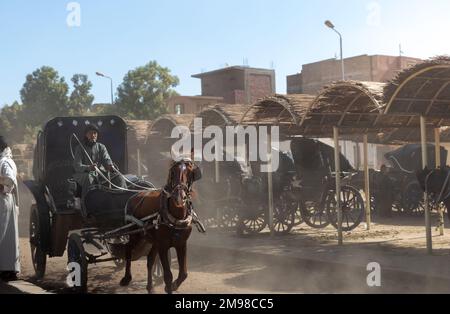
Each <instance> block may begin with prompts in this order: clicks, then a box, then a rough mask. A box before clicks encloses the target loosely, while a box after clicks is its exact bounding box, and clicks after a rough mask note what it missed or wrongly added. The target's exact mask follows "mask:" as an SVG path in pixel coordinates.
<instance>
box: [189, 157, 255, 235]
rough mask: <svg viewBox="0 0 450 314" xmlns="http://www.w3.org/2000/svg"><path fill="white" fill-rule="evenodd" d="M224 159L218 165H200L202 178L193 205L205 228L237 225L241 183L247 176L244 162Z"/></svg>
mask: <svg viewBox="0 0 450 314" xmlns="http://www.w3.org/2000/svg"><path fill="white" fill-rule="evenodd" d="M225 156H226V157H225V160H224V161H221V162H218V163H216V162H208V161H202V162H201V163H200V167H201V169H202V174H203V176H202V180H200V181H199V182H198V184H197V186H196V188H195V192H196V194H195V198H194V203H195V208H196V210H197V212H198V214H199V216H200V218H201V219H202V221H204V222H205V224H206V225H207V226H209V227H219V228H224V229H230V228H235V227H236V226H237V223H238V213H239V211H240V209H241V208H242V205H243V203H242V200H243V198H242V182H243V180H244V178H246V177H248V175H249V173H248V167H247V166H246V165H245V163H243V162H238V161H236V160H233V161H227V160H231V158H229V156H227V155H226V154H225ZM227 157H228V158H227ZM216 167H217V169H216ZM216 171H217V175H218V178H216Z"/></svg>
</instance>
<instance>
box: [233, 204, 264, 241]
mask: <svg viewBox="0 0 450 314" xmlns="http://www.w3.org/2000/svg"><path fill="white" fill-rule="evenodd" d="M250 206H252V205H250ZM253 206H256V207H257V209H253V210H252V212H251V213H244V214H243V215H242V217H241V218H240V226H239V227H238V229H237V231H238V234H242V233H243V232H247V233H249V234H257V233H260V232H261V231H263V230H264V228H266V227H267V215H266V211H265V210H264V208H263V206H261V205H253Z"/></svg>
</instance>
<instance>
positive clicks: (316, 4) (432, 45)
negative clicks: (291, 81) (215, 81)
mask: <svg viewBox="0 0 450 314" xmlns="http://www.w3.org/2000/svg"><path fill="white" fill-rule="evenodd" d="M69 2H70V1H66V0H40V1H29V0H9V1H8V0H0V73H1V75H0V106H2V105H4V104H10V103H12V102H13V101H14V100H20V94H19V91H20V88H21V87H22V85H23V83H24V81H25V76H26V75H27V74H28V73H31V72H32V71H34V70H35V69H36V68H38V67H40V66H42V65H49V66H52V67H54V68H56V69H57V70H58V71H59V73H60V75H62V76H64V77H65V78H66V81H69V80H70V77H71V76H72V75H73V74H74V73H85V74H88V75H89V77H90V79H91V81H92V82H93V84H94V87H93V94H94V95H95V101H96V102H109V100H110V96H109V95H110V94H109V82H108V81H106V80H105V79H102V78H99V77H96V76H95V74H94V73H95V72H96V71H102V72H105V73H107V74H109V75H110V76H112V77H113V79H114V83H115V85H116V86H117V84H119V83H120V82H121V81H122V79H123V77H124V75H125V74H126V72H127V71H128V70H130V69H133V68H135V67H137V66H140V65H144V64H145V63H147V62H148V61H150V60H156V61H158V62H159V63H160V64H161V65H163V66H167V67H169V68H170V69H171V70H172V73H173V74H175V75H177V76H178V77H179V78H180V85H179V86H178V87H177V91H178V92H179V93H181V94H183V95H198V94H200V93H201V90H200V82H199V80H198V79H194V78H191V75H192V74H196V73H200V72H202V71H210V70H214V69H217V68H221V67H223V66H225V64H228V65H242V64H243V59H244V58H246V59H247V60H248V64H249V65H250V66H253V67H261V68H271V66H272V65H273V66H274V69H275V70H276V74H277V91H278V92H279V93H285V91H286V83H285V81H286V75H289V74H294V73H297V72H299V71H300V69H301V65H302V64H304V63H309V62H313V61H317V60H321V59H327V58H332V57H334V56H335V55H337V54H338V52H339V42H338V38H337V35H336V34H335V33H334V32H332V31H331V30H329V29H327V28H326V27H325V26H324V25H323V22H324V21H325V20H326V19H331V20H332V21H333V22H334V24H335V25H336V27H337V28H338V29H339V30H340V31H341V32H342V33H343V35H344V54H345V56H354V55H360V54H366V53H367V54H389V55H398V53H399V44H400V43H401V44H402V47H403V51H404V53H405V54H406V55H408V56H413V57H420V58H428V57H432V56H435V55H438V54H450V40H449V37H450V36H449V35H450V19H449V18H448V14H449V12H450V1H448V0H428V1H425V0H345V1H344V0H340V1H338V0H315V1H303V0H226V1H225V0H172V1H167V0H164V1H163V0H160V1H157V0H127V1H124V0H79V1H77V2H78V3H79V4H80V8H81V26H80V27H69V26H68V25H67V23H66V19H67V16H68V14H69V13H70V12H68V11H67V10H66V6H67V4H68V3H69Z"/></svg>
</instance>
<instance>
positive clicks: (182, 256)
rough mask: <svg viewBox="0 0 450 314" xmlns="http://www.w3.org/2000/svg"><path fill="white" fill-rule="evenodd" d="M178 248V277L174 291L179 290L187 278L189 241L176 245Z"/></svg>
mask: <svg viewBox="0 0 450 314" xmlns="http://www.w3.org/2000/svg"><path fill="white" fill-rule="evenodd" d="M175 249H176V250H177V259H178V267H179V272H178V278H177V280H175V281H174V282H173V285H172V289H173V291H177V290H178V288H179V287H180V286H181V284H182V283H183V282H184V281H185V280H186V279H187V277H188V271H187V256H186V255H187V242H184V243H181V244H179V245H177V246H176V247H175Z"/></svg>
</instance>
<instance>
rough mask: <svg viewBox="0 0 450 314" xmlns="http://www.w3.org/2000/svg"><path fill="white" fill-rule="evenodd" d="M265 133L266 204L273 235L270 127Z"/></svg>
mask: <svg viewBox="0 0 450 314" xmlns="http://www.w3.org/2000/svg"><path fill="white" fill-rule="evenodd" d="M268 130H269V131H268V134H267V149H268V154H269V155H268V157H269V158H267V160H268V168H267V181H268V182H267V183H268V184H267V188H268V194H269V197H268V205H269V217H268V218H269V229H270V234H271V235H274V226H273V174H272V134H271V129H270V127H269V128H268Z"/></svg>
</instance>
